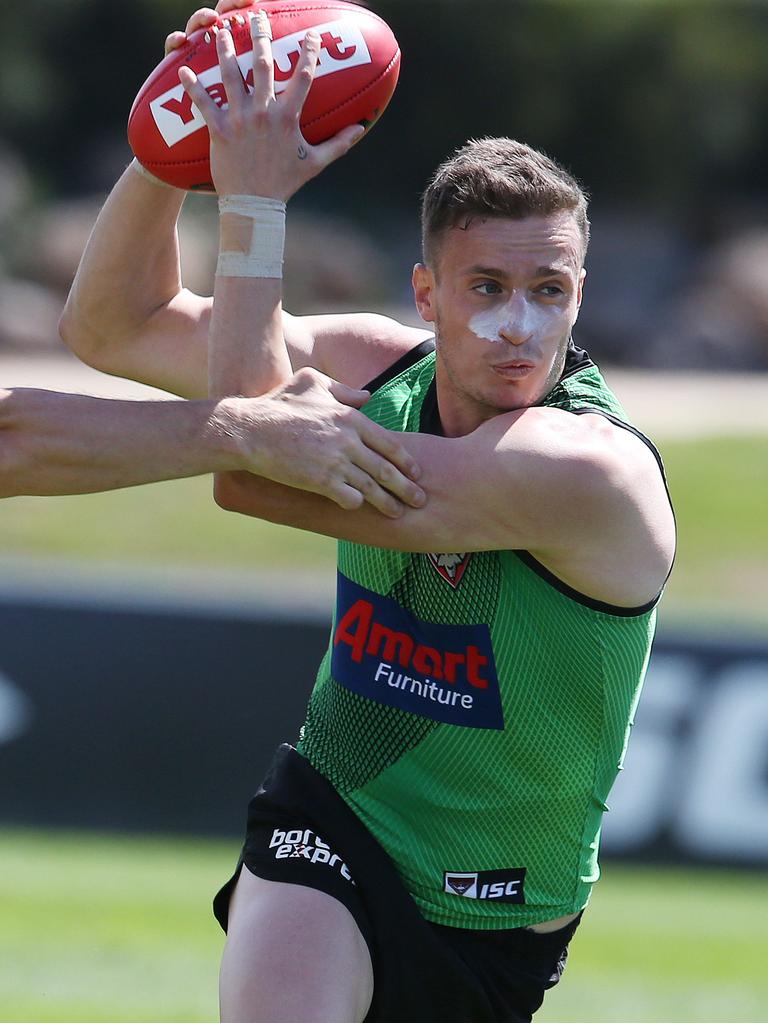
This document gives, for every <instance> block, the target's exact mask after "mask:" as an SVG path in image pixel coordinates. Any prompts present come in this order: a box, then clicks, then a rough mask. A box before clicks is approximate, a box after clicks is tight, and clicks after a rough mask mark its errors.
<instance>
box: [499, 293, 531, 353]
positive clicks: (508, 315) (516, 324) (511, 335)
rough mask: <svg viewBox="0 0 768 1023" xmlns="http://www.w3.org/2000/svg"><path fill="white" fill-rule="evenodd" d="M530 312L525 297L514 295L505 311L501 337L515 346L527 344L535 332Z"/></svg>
mask: <svg viewBox="0 0 768 1023" xmlns="http://www.w3.org/2000/svg"><path fill="white" fill-rule="evenodd" d="M529 312H530V311H529V309H528V303H527V302H526V301H525V297H524V296H522V295H513V296H512V298H510V300H509V302H507V304H506V307H505V309H504V315H503V317H502V321H501V325H500V326H499V336H500V337H501V338H502V339H503V340H504V341H509V343H510V344H513V345H522V344H525V342H526V341H528V339H529V338H530V336H531V334H532V332H533V331H532V326H531V322H530V315H529Z"/></svg>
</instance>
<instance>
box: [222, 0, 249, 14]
mask: <svg viewBox="0 0 768 1023" xmlns="http://www.w3.org/2000/svg"><path fill="white" fill-rule="evenodd" d="M252 3H253V0H219V2H218V3H217V4H216V11H217V13H219V14H226V13H227V12H228V11H238V10H240V8H241V7H250V6H251V4H252Z"/></svg>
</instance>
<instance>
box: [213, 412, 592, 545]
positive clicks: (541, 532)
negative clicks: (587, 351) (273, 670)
mask: <svg viewBox="0 0 768 1023" xmlns="http://www.w3.org/2000/svg"><path fill="white" fill-rule="evenodd" d="M522 418H523V417H522V416H521V415H520V414H517V413H512V414H510V415H506V416H500V417H497V419H496V420H493V421H491V422H490V423H488V424H485V425H484V426H483V427H481V428H480V429H478V430H476V431H475V432H474V433H473V434H470V435H469V436H467V437H459V438H445V437H434V436H429V435H425V434H398V435H397V436H398V440H399V441H400V442H401V443H402V445H403V447H404V448H405V449H406V450H407V451H408V452H409V454H410V455H411V456H412V457H413V458H414V459H415V460H416V462H417V463H418V464H419V466H420V467H421V469H422V475H421V476H420V478H419V485H420V486H421V487H422V488H423V489H424V490H425V491H426V493H427V495H428V499H427V504H426V506H425V507H424V508H419V509H414V508H406V509H405V510H404V512H403V514H402V515H401V516H400V518H398V519H387V518H384V516H382V515H380V514H379V513H378V512H376V511H375V510H374V509H372V508H371V507H370V506H367V505H363V507H361V508H360V509H358V510H355V511H343V510H341V509H339V508H338V507H337V506H336V505H334V504H333V503H332V502H331V501H329V500H326V499H324V498H321V497H317V496H316V495H313V494H307V493H304V492H303V491H298V490H293V489H291V488H289V487H283V486H280V485H278V484H273V483H271V482H269V481H265V480H262V479H258V478H256V477H252V476H249V475H248V474H232V475H225V476H224V477H222V478H220V480H219V482H218V485H217V500H218V501H219V503H220V504H222V506H224V507H226V508H228V509H229V510H231V511H238V512H241V513H243V514H248V515H255V516H257V517H260V518H266V519H269V520H270V521H274V522H280V523H282V524H283V525H289V526H295V527H297V528H299V529H308V530H311V531H314V532H318V533H323V534H326V535H328V536H333V537H336V538H337V539H344V540H351V541H354V542H357V543H362V544H370V545H374V546H379V547H388V548H391V549H394V550H407V551H414V552H430V551H431V552H442V551H453V550H461V551H472V550H475V551H478V550H497V549H514V548H529V547H541V546H546V544H547V542H548V538H549V536H550V534H552V533H555V534H556V533H557V530H558V529H560V530H561V531H562V527H563V525H564V523H565V520H566V511H565V507H566V505H564V502H563V501H561V500H560V499H559V497H560V492H561V491H562V488H563V477H564V464H565V460H564V458H563V456H562V453H561V452H560V451H557V450H556V447H557V445H556V444H553V443H551V442H550V443H549V450H548V449H547V444H546V443H545V444H543V445H542V443H541V442H540V441H539V442H537V441H536V439H535V438H533V437H531V435H530V434H531V430H530V429H529V428H528V424H525V425H524V426H520V429H519V430H518V431H517V434H518V435H519V436H517V437H516V438H515V442H514V444H515V450H514V452H512V453H511V452H510V442H509V437H508V435H509V433H510V432H514V431H513V430H510V427H513V426H514V425H517V424H519V423H520V420H521V419H522ZM569 476H570V477H571V478H578V474H577V476H574V474H573V473H572V472H569ZM580 479H581V484H580V488H581V490H582V491H583V492H587V491H588V490H589V486H590V484H589V481H588V480H587V479H586V478H585V476H584V474H583V473H582V474H581V475H580ZM558 487H559V488H560V490H558ZM578 489H579V487H578V486H574V485H571V492H568V491H567V489H566V496H567V499H568V500H567V507H569V508H571V509H572V508H573V501H574V492H573V491H576V490H578ZM554 495H557V500H555V499H553V498H554ZM542 509H544V510H542ZM583 519H584V516H581V517H580V518H577V519H576V521H582V520H583Z"/></svg>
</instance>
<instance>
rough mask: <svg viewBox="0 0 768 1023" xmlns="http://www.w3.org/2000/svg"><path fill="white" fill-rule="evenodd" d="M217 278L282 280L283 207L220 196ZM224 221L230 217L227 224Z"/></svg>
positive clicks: (253, 199)
mask: <svg viewBox="0 0 768 1023" xmlns="http://www.w3.org/2000/svg"><path fill="white" fill-rule="evenodd" d="M219 214H220V215H221V217H222V235H221V238H222V240H221V248H220V250H219V261H218V263H217V264H216V274H217V276H219V277H274V278H278V279H279V278H281V277H282V276H283V249H284V247H285V203H284V202H281V201H280V200H279V199H265V198H263V197H262V196H259V195H221V196H219ZM224 217H231V218H232V221H231V222H230V223H229V224H226V223H225V221H224Z"/></svg>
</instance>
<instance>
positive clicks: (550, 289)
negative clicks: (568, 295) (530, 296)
mask: <svg viewBox="0 0 768 1023" xmlns="http://www.w3.org/2000/svg"><path fill="white" fill-rule="evenodd" d="M539 294H540V295H544V296H545V297H546V298H557V297H558V296H559V295H564V294H565V292H564V291H563V289H562V288H561V287H560V285H559V284H545V285H544V287H542V288H539Z"/></svg>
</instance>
